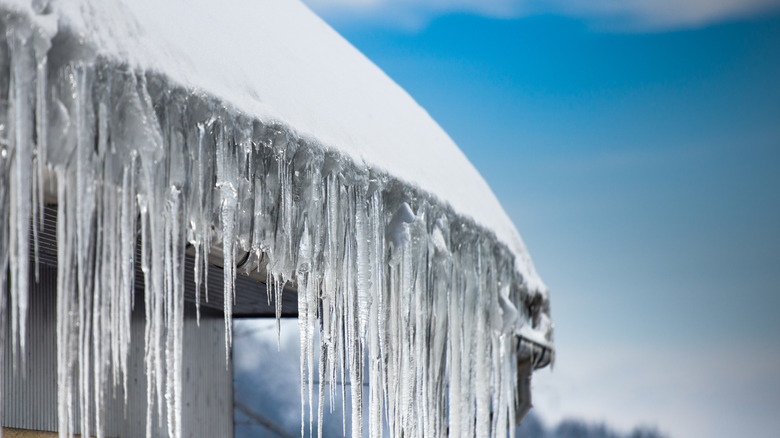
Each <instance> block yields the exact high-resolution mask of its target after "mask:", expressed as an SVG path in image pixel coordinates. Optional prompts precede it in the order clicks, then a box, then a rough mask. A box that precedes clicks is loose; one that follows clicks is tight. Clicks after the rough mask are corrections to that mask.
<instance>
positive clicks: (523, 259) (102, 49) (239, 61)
mask: <svg viewBox="0 0 780 438" xmlns="http://www.w3.org/2000/svg"><path fill="white" fill-rule="evenodd" d="M5 1H6V2H7V1H8V0H5ZM42 1H43V0H42ZM42 1H38V2H33V3H41V2H42ZM13 3H17V4H20V5H23V4H24V3H26V2H25V1H24V0H14V1H13ZM49 7H50V9H51V14H53V15H54V16H55V17H57V21H58V23H59V26H60V27H65V28H67V29H70V30H71V31H72V32H75V33H76V34H78V35H79V36H80V37H81V38H83V39H85V40H87V41H90V42H92V43H93V44H94V46H95V48H96V49H97V51H98V52H99V53H100V54H102V55H105V56H108V57H112V58H115V59H116V60H118V61H121V62H127V63H130V64H131V65H133V66H137V67H139V68H142V69H144V70H153V71H157V72H160V73H163V74H165V75H167V76H168V77H170V78H172V79H173V80H174V81H176V82H178V83H179V84H181V85H184V86H188V87H192V88H194V89H199V90H203V91H205V92H207V93H210V94H212V95H214V96H216V97H218V98H221V99H223V100H224V101H225V102H228V103H229V104H231V105H234V106H235V107H237V108H238V109H240V110H242V111H244V112H246V113H247V114H249V115H252V116H255V117H258V118H260V119H261V120H264V121H271V120H273V121H279V122H281V123H283V124H285V125H287V126H289V127H291V128H292V129H293V130H295V131H296V132H297V133H298V134H299V135H301V136H304V137H308V138H310V139H313V140H314V141H317V142H319V143H321V144H322V145H324V146H326V147H329V148H334V149H337V150H338V151H340V152H343V153H345V154H347V155H349V156H350V157H352V158H353V159H354V160H356V161H357V162H364V163H366V164H367V165H370V166H372V167H377V168H380V169H384V170H386V171H387V172H388V173H390V174H391V175H393V176H396V177H398V178H400V179H402V180H404V181H407V182H409V183H412V184H415V185H417V186H419V187H420V188H422V189H424V190H426V191H428V192H430V193H433V194H435V195H436V196H437V197H438V198H439V199H441V200H442V201H445V202H448V203H450V204H451V205H452V207H453V208H454V209H455V211H457V212H459V213H461V214H465V215H468V216H470V217H472V218H473V219H475V220H476V221H477V222H478V223H480V224H482V225H484V226H485V227H487V228H488V229H490V230H493V231H494V232H495V233H496V235H497V237H498V238H499V239H500V240H501V241H502V242H504V243H505V244H506V245H507V246H508V247H509V248H510V249H511V250H512V251H513V252H514V254H515V255H516V262H517V269H518V271H519V272H520V273H522V274H523V276H524V278H525V280H526V282H527V284H528V286H529V289H532V290H539V291H542V290H544V289H545V287H544V285H543V283H542V282H541V281H540V279H539V277H538V275H537V274H536V271H535V270H534V267H533V264H532V262H531V259H530V257H529V256H528V254H527V251H526V249H525V246H524V245H523V242H522V240H521V238H520V236H519V234H518V233H517V230H516V229H515V227H514V225H513V224H512V222H511V220H510V219H509V217H508V216H507V214H506V213H505V212H504V210H503V208H502V207H501V205H500V204H499V202H498V200H497V199H496V197H495V195H494V194H493V193H492V191H491V190H490V188H489V187H488V185H487V184H486V183H485V181H484V179H483V178H482V177H481V176H480V175H479V173H478V172H477V171H476V170H475V169H474V167H473V166H472V165H471V163H469V161H468V159H467V158H466V157H465V156H464V155H463V153H462V152H461V151H460V150H459V149H458V147H457V146H456V145H455V143H454V142H453V141H452V139H450V137H449V136H448V135H447V134H446V133H445V132H444V131H443V130H442V129H441V128H440V127H439V126H438V125H437V124H436V122H435V121H434V120H433V119H432V118H431V117H430V116H429V115H428V114H427V113H426V112H425V110H424V109H423V108H421V107H420V106H419V105H418V104H417V103H416V102H415V101H414V100H413V99H412V98H411V97H410V96H409V95H408V94H407V93H406V92H404V90H403V89H401V88H400V87H399V86H398V85H397V84H395V83H394V82H393V81H392V80H391V79H390V78H388V77H387V76H386V75H385V74H384V73H383V72H382V71H381V70H380V69H379V68H377V67H376V66H375V65H374V64H373V63H371V62H370V61H369V60H368V59H367V58H366V57H365V56H363V55H362V54H361V53H360V52H359V51H357V50H356V49H355V48H354V47H352V45H350V44H349V43H348V42H347V41H345V40H344V39H343V38H342V37H341V36H340V35H338V34H337V33H336V32H335V31H334V30H333V29H331V28H330V27H329V26H328V25H327V24H326V23H324V22H323V21H322V20H321V19H320V18H319V17H317V16H316V15H315V14H314V13H312V12H311V11H310V10H309V9H308V8H307V7H306V6H305V5H303V4H302V3H300V2H299V1H297V0H231V1H225V2H219V4H218V5H217V4H215V3H214V2H213V1H211V0H168V1H159V0H132V1H130V0H128V1H121V0H75V1H68V2H65V1H52V2H51V5H50V6H49Z"/></svg>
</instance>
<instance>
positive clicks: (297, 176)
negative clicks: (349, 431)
mask: <svg viewBox="0 0 780 438" xmlns="http://www.w3.org/2000/svg"><path fill="white" fill-rule="evenodd" d="M6 18H7V29H6V30H7V32H6V35H7V44H8V46H7V47H6V48H7V50H6V51H5V52H4V54H3V55H4V56H3V64H2V66H3V70H4V74H5V76H4V78H3V80H5V81H8V83H6V84H3V85H4V86H3V89H7V90H9V94H8V96H7V98H8V99H7V100H8V102H9V105H8V106H7V107H6V109H7V113H6V114H4V115H3V120H4V121H6V122H7V123H6V126H8V127H9V132H8V136H7V142H6V144H5V145H4V149H3V151H4V155H3V161H4V162H2V165H3V170H4V172H3V178H0V197H3V199H2V200H3V201H4V202H3V203H0V208H3V210H4V211H2V212H1V213H2V214H1V215H0V218H2V219H3V222H4V223H5V224H7V226H3V227H2V233H3V235H2V236H0V243H2V247H0V257H1V258H2V259H0V263H2V266H5V265H6V263H8V264H9V265H10V273H11V284H12V288H11V291H10V292H11V297H12V299H11V306H10V308H11V319H12V328H13V334H12V339H13V340H14V342H16V340H17V339H21V340H22V342H21V343H20V347H21V348H22V349H23V348H24V325H25V324H24V319H25V315H26V290H27V286H26V283H25V281H26V278H27V273H28V272H29V269H30V267H29V265H28V264H27V260H28V259H27V257H26V252H27V251H30V250H31V249H29V248H26V233H27V228H26V227H19V226H16V225H15V224H24V223H29V221H30V218H31V217H35V216H36V215H37V213H39V212H40V202H41V201H42V193H43V187H42V182H43V181H44V177H43V174H44V173H45V172H47V171H48V170H53V172H54V174H55V175H56V180H57V184H56V186H57V197H58V203H59V205H60V210H59V218H58V225H57V227H58V230H57V231H58V233H57V234H58V251H59V254H58V259H59V261H60V266H59V272H58V306H59V307H58V336H59V339H58V346H59V348H58V364H59V371H58V379H59V388H60V392H59V400H58V403H59V418H60V428H59V429H60V431H63V433H67V431H73V430H74V429H75V419H74V417H73V415H74V414H73V412H74V404H75V403H79V405H80V406H81V412H88V411H89V409H84V408H85V407H86V406H88V405H89V404H90V403H91V400H92V397H91V396H90V395H94V396H95V398H94V399H95V400H101V399H102V396H103V394H106V393H108V392H107V389H108V387H109V386H110V385H116V384H120V386H121V383H122V382H123V379H124V377H125V370H124V366H125V364H126V355H127V343H128V342H129V339H128V338H127V336H128V334H129V309H130V306H131V301H130V299H131V296H132V294H130V293H129V291H130V290H132V272H133V266H132V254H133V253H134V249H133V245H134V243H135V235H136V229H137V228H138V227H140V228H141V230H142V233H141V234H142V248H143V249H142V253H143V254H144V257H143V258H142V269H143V271H144V273H145V284H147V285H150V286H149V288H148V290H149V293H147V294H146V298H145V303H144V306H145V310H146V312H147V330H146V336H145V337H146V339H145V343H146V345H147V348H146V355H147V357H146V360H145V363H146V364H147V369H146V372H147V375H148V376H149V377H150V378H149V379H148V382H149V387H148V388H147V389H148V390H147V394H148V396H149V406H150V410H149V413H148V418H147V424H149V425H151V421H152V419H153V417H154V415H155V413H156V415H157V416H160V417H162V416H164V417H165V418H164V420H165V421H166V423H167V424H168V427H169V434H170V435H172V436H179V435H180V434H181V424H180V422H179V415H178V413H179V412H180V409H181V407H180V402H181V400H180V394H181V378H180V375H179V373H180V370H181V364H180V363H179V362H177V361H178V360H180V358H181V349H182V339H181V324H182V321H183V313H182V306H183V301H182V296H183V294H182V293H181V291H182V279H181V275H182V269H181V266H182V257H183V247H184V246H183V245H184V242H189V243H190V244H192V245H193V246H194V247H195V248H196V253H197V254H198V258H199V262H200V264H199V266H200V269H199V270H198V271H197V272H196V277H197V276H200V275H203V274H200V273H204V274H205V269H202V268H203V267H204V266H205V265H204V263H205V262H204V261H205V260H207V251H208V248H210V246H211V240H212V239H213V240H214V241H215V242H220V241H221V242H223V246H227V247H228V248H235V247H236V246H237V247H241V248H242V249H244V250H248V251H250V252H251V253H253V254H254V255H255V261H256V262H258V263H259V259H260V256H261V254H262V255H263V256H264V257H266V258H267V260H268V262H269V265H268V272H269V278H268V284H269V285H275V286H276V287H275V288H274V289H275V290H276V291H277V293H281V290H282V288H281V287H280V286H281V285H283V283H284V282H285V281H287V280H290V279H292V278H295V279H296V280H297V282H298V285H299V295H298V296H299V313H300V317H299V322H300V324H301V326H302V327H301V333H302V334H303V336H302V338H301V343H302V357H303V360H302V369H301V371H302V380H303V381H306V382H308V385H306V386H304V387H303V389H304V391H303V392H302V401H304V399H305V397H304V393H305V394H308V399H309V404H308V406H310V407H311V406H314V405H313V404H312V403H311V397H312V394H313V393H314V391H313V388H312V386H311V385H312V384H311V382H312V381H313V380H314V379H313V375H314V373H315V370H313V369H312V368H311V365H312V364H313V363H314V362H313V361H312V359H313V354H314V345H313V339H314V336H313V331H314V330H315V329H317V328H320V330H321V333H320V336H321V339H324V340H325V341H324V345H323V348H322V349H321V350H320V354H321V355H323V357H322V358H321V360H320V362H319V363H321V364H323V367H322V368H321V369H320V370H317V374H318V377H319V379H318V380H319V381H320V382H321V385H323V386H321V387H320V388H319V392H318V393H319V395H320V399H321V400H322V399H323V398H324V396H325V392H326V391H325V388H324V384H325V382H327V381H336V379H337V374H338V373H339V372H341V374H342V376H343V374H344V373H347V374H348V376H349V377H348V378H349V379H350V380H352V381H356V380H361V381H362V380H364V379H365V378H367V379H368V380H369V386H368V387H369V399H370V403H369V406H370V407H371V408H370V412H369V415H370V416H371V417H372V422H371V423H370V424H372V425H376V424H377V423H376V422H374V420H377V419H378V418H381V412H382V411H383V408H384V412H386V413H388V415H389V417H390V419H391V430H393V432H394V433H395V434H396V435H400V434H404V435H406V434H418V433H425V434H432V435H440V434H442V433H443V432H444V431H445V430H446V429H445V428H448V429H449V432H450V433H453V434H454V435H455V436H460V435H463V436H472V435H474V434H477V435H480V436H484V435H486V434H487V433H492V434H494V435H495V434H498V433H499V432H500V431H501V430H505V425H506V424H507V423H508V421H510V420H511V418H512V416H513V415H514V412H513V406H514V405H513V394H514V385H515V384H516V382H515V378H514V374H513V367H514V360H513V358H514V357H515V350H514V349H515V348H517V346H516V345H515V344H514V343H513V342H511V336H510V335H511V333H512V332H513V331H516V330H520V329H522V330H523V331H526V332H527V331H528V329H529V327H533V328H535V332H536V333H537V338H538V339H541V340H547V341H549V340H550V338H549V336H550V330H549V329H550V326H549V317H548V313H549V308H548V304H547V302H546V297H545V296H544V295H540V294H539V293H534V292H536V291H531V292H530V293H529V291H528V290H527V288H526V287H524V286H523V282H522V279H521V278H519V275H518V273H517V272H516V270H515V269H514V265H513V263H512V255H511V253H509V252H508V251H507V249H506V248H505V247H504V246H503V245H501V244H499V243H498V242H497V241H496V240H495V238H494V237H493V236H492V235H491V234H490V233H485V232H484V230H483V229H482V228H481V227H477V226H475V225H474V224H473V223H471V222H470V221H468V220H464V219H463V218H462V217H460V216H458V215H456V214H455V213H453V212H452V211H451V210H449V208H448V207H446V206H441V205H438V203H437V202H436V201H435V200H434V199H433V198H431V197H429V196H428V195H427V194H426V193H424V192H421V191H418V190H414V189H413V190H412V191H411V192H410V191H409V187H407V186H404V185H403V184H401V183H399V182H398V181H397V180H394V179H393V178H390V177H388V176H387V175H386V174H384V173H382V172H379V171H376V170H372V169H370V168H367V167H365V166H361V165H355V164H354V163H353V162H352V161H351V160H349V159H345V158H344V157H343V156H342V155H340V154H338V153H334V152H328V151H326V150H324V149H323V148H321V147H319V146H318V145H316V144H311V143H310V142H307V141H306V140H304V139H301V138H299V137H296V136H295V135H294V134H293V133H291V132H290V131H289V130H288V129H287V128H286V127H284V126H283V125H279V124H275V125H274V124H268V123H261V122H259V121H257V120H252V119H249V118H246V117H245V116H243V115H241V114H240V113H238V112H237V111H233V110H231V109H228V108H225V107H223V106H221V105H219V102H216V101H214V100H211V99H209V98H207V97H206V96H204V95H194V94H192V93H188V92H187V91H186V90H183V89H182V88H180V87H177V86H175V84H172V83H169V82H168V81H167V79H165V78H162V77H160V76H158V75H144V74H140V73H138V72H137V71H133V70H130V69H128V68H122V67H119V66H116V65H114V64H112V63H110V62H108V63H105V62H103V61H104V60H101V59H98V60H97V62H83V60H82V62H72V63H69V64H68V63H63V62H62V57H60V59H57V58H56V57H54V58H53V59H52V60H51V62H52V64H51V65H47V62H48V61H49V60H48V59H47V58H46V56H44V54H45V53H46V51H47V50H48V44H49V38H50V35H47V34H46V33H43V32H39V29H34V28H31V27H30V26H29V25H28V23H25V22H24V19H19V18H18V17H10V16H7V17H6ZM42 72H46V74H45V75H44V74H41V73H42ZM44 78H46V79H47V80H41V79H44ZM46 120H48V122H49V123H43V121H46ZM46 140H48V141H49V142H50V143H51V144H52V145H53V147H47V146H46ZM212 177H215V178H216V185H215V186H214V187H212V186H211V185H210V184H209V181H210V180H211V178H212ZM101 181H102V182H104V183H102V184H101V183H99V182H101ZM139 212H140V217H138V216H137V213H139ZM94 222H96V223H97V227H95V224H94ZM211 224H215V225H216V230H214V231H210V226H211ZM96 230H101V232H96ZM204 230H206V231H204ZM5 233H7V234H5ZM353 237H354V238H353ZM93 249H94V251H95V252H92V251H93ZM32 251H33V252H34V251H35V248H32ZM234 257H235V250H234V249H233V250H230V249H229V250H228V251H225V263H224V265H225V266H229V267H232V266H235V260H234ZM6 259H7V260H6ZM255 266H256V267H257V265H255ZM3 272H5V271H3ZM234 275H235V272H234V270H233V271H231V269H226V270H225V276H226V281H225V284H226V290H225V296H226V297H229V296H231V295H232V289H231V285H232V279H233V276H234ZM196 281H197V282H198V283H201V282H202V278H196ZM74 284H78V287H75V286H74ZM103 288H105V289H107V290H110V291H111V293H110V294H109V295H108V296H105V295H103V294H96V293H94V291H96V290H101V289H103ZM275 301H276V303H277V306H278V305H279V304H280V303H281V300H280V297H279V296H277V297H276V299H275ZM231 304H232V301H231V300H229V299H228V300H225V306H226V307H225V315H226V332H227V338H226V342H228V343H229V342H230V325H229V323H228V321H229V318H230V312H231V309H230V306H231ZM320 304H322V311H320ZM515 308H519V313H518V312H516V311H515V310H513V309H515ZM68 314H76V315H78V317H77V318H73V319H71V318H67V317H64V315H68ZM442 315H445V316H442ZM475 326H476V327H481V328H483V329H480V330H477V336H476V338H475V339H476V340H475V341H473V342H472V341H471V335H472V332H473V327H475ZM407 328H411V330H406V329H407ZM427 329H431V330H427ZM445 334H446V335H445ZM93 335H94V336H93ZM90 339H92V340H93V341H92V342H90ZM68 345H71V346H73V347H75V348H73V349H71V348H67V346H68ZM461 350H462V351H461ZM423 351H433V353H434V354H431V355H425V354H422V352H423ZM91 355H92V356H91ZM366 356H368V358H369V364H370V366H369V368H368V370H369V372H368V376H363V375H362V374H363V372H364V367H363V365H362V364H363V361H364V360H365V358H366ZM90 357H95V358H96V361H95V362H94V364H91V363H90V360H89V358H90ZM98 358H99V359H98ZM345 360H346V363H344V361H345ZM445 362H446V365H444V363H445ZM380 364H387V366H381V367H380V366H379V365H380ZM442 366H446V368H447V369H448V370H450V371H451V372H450V373H449V375H444V374H439V373H433V372H432V371H434V370H438V369H440V368H441V367H442ZM452 370H460V372H452ZM74 373H77V374H79V375H80V377H81V378H79V379H78V380H79V381H81V382H89V380H90V379H87V378H84V377H85V376H87V375H92V379H93V381H94V383H95V385H94V388H89V387H82V388H78V390H76V388H73V387H72V386H73V382H74V379H73V378H72V377H73V374H74ZM441 379H444V380H441ZM491 388H493V389H491ZM445 389H446V391H445ZM332 390H333V388H332V387H331V391H332ZM362 390H363V387H362V386H361V385H353V387H352V398H353V402H354V403H353V405H354V406H362V403H360V401H361V400H362V397H363V396H364V394H363V392H362ZM77 394H78V400H74V399H73V398H74V397H75V396H76V395H77ZM154 406H156V407H157V410H156V412H155V411H154V410H153V407H154ZM319 406H320V407H322V406H323V403H320V404H319ZM491 406H493V408H492V409H491ZM496 407H498V408H496ZM448 410H449V412H459V413H460V414H462V415H452V414H450V415H449V416H448V415H447V412H448ZM491 411H492V412H498V415H495V416H491ZM97 412H100V409H97ZM361 415H362V412H361V410H360V409H359V408H358V409H355V411H353V416H354V417H355V418H354V419H353V424H354V425H355V427H356V428H357V429H356V430H353V434H354V435H356V436H359V435H360V434H361V432H362V431H360V430H359V428H360V427H361V426H360V425H362V421H360V417H361ZM474 415H476V418H477V421H476V423H474V422H473V421H469V418H473V417H474ZM318 416H320V417H321V412H320V413H318ZM313 417H314V414H313V413H311V412H310V418H313ZM99 419H100V416H99V415H98V416H97V417H96V419H95V420H96V424H95V425H96V427H97V430H98V435H100V434H101V431H100V421H99ZM80 423H81V424H80V430H81V431H82V432H84V433H86V432H85V431H88V430H89V426H90V422H89V419H86V418H82V419H81V421H80ZM320 424H321V423H320ZM380 430H381V429H380ZM369 432H370V433H369V435H370V436H376V433H378V430H376V429H375V428H372V429H371V430H370V431H369Z"/></svg>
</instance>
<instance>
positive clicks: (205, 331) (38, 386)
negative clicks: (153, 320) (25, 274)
mask: <svg viewBox="0 0 780 438" xmlns="http://www.w3.org/2000/svg"><path fill="white" fill-rule="evenodd" d="M56 276H57V271H56V268H53V267H51V266H49V265H47V264H41V265H40V281H39V283H37V284H36V283H35V282H34V281H33V282H31V284H32V286H31V291H30V313H29V319H28V325H27V327H28V334H27V339H28V342H27V349H26V354H25V357H24V360H23V361H22V360H21V359H22V358H20V357H17V360H16V366H14V360H13V352H12V351H11V345H10V344H11V343H10V342H6V343H5V346H4V351H3V399H2V400H3V405H4V407H3V425H4V426H6V427H15V428H22V429H36V430H50V431H53V430H56V428H57V374H56V373H57V372H56V357H57V350H56V315H55V313H54V312H55V309H56V300H55V297H56ZM136 303H137V304H138V303H140V305H137V306H136V309H135V311H134V312H133V319H132V331H133V333H132V344H131V356H130V363H129V364H128V365H129V371H128V373H129V375H128V381H127V385H128V394H127V395H128V404H127V406H125V405H124V394H123V391H122V388H121V387H120V388H116V396H115V399H113V400H111V401H110V402H109V406H108V409H107V410H108V415H107V418H106V433H107V435H108V436H112V437H135V436H143V435H144V434H145V430H146V376H145V374H144V369H143V354H144V341H143V335H144V315H143V297H142V296H139V297H137V298H136ZM187 307H188V312H187V314H186V316H185V325H184V358H183V363H184V370H183V371H184V374H183V398H184V403H183V413H182V416H183V418H182V420H183V421H182V423H183V432H184V436H186V437H206V436H215V437H232V436H233V371H232V369H233V366H232V363H229V364H227V367H226V364H225V341H224V335H225V326H224V320H223V318H222V315H221V314H219V313H218V312H214V311H209V310H207V309H206V310H204V312H202V314H201V321H200V327H197V325H196V322H195V314H194V306H192V305H191V304H189V303H188V305H187ZM6 333H8V331H7V328H6ZM22 364H23V365H22ZM155 411H156V409H155ZM164 416H165V413H164V412H163V417H164ZM160 423H164V421H163V422H159V421H157V419H156V418H155V421H154V426H155V427H154V429H153V430H155V433H153V435H154V436H165V435H166V433H165V428H164V425H160Z"/></svg>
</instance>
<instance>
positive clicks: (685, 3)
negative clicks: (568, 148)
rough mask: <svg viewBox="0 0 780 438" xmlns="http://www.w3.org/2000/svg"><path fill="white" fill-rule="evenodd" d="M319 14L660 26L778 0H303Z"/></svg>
mask: <svg viewBox="0 0 780 438" xmlns="http://www.w3.org/2000/svg"><path fill="white" fill-rule="evenodd" d="M304 2H305V3H307V4H308V5H309V6H310V7H311V8H312V9H313V10H315V11H316V12H317V13H319V14H320V15H322V16H324V17H326V18H330V19H335V20H338V21H346V22H353V21H365V20H370V21H383V22H387V23H389V24H393V25H397V26H402V27H408V28H420V27H423V26H425V25H426V24H427V23H428V22H429V21H430V20H432V19H434V18H436V17H437V16H441V15H445V14H448V13H456V12H464V13H474V14H478V15H484V16H489V17H497V18H515V17H523V16H529V15H534V14H541V13H552V14H558V15H564V16H569V17H575V18H583V19H585V20H587V21H589V22H590V23H592V24H594V25H596V26H599V27H606V28H609V29H613V30H629V31H644V30H650V31H653V30H663V29H670V28H671V29H676V28H687V27H697V26H702V25H706V24H708V23H713V22H718V21H723V20H729V19H733V18H739V17H743V16H750V15H755V14H760V13H762V12H766V11H769V10H773V9H777V8H778V7H780V0H304Z"/></svg>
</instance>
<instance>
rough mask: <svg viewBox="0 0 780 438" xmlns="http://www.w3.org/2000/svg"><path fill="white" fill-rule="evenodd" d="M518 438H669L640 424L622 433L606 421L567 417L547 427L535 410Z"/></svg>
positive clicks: (525, 421) (521, 425)
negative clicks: (588, 420)
mask: <svg viewBox="0 0 780 438" xmlns="http://www.w3.org/2000/svg"><path fill="white" fill-rule="evenodd" d="M515 432H516V436H517V438H669V437H668V436H667V435H665V434H663V433H661V432H659V431H658V429H656V428H653V427H646V426H638V427H636V428H634V430H632V431H631V432H629V433H628V434H621V433H618V432H616V431H615V430H613V429H612V428H610V427H609V426H607V425H606V424H604V423H588V422H586V421H582V420H574V419H566V420H563V421H561V422H560V423H558V425H557V426H555V427H552V428H549V429H548V428H546V427H545V425H544V424H542V422H541V421H540V420H539V417H537V416H536V415H534V413H533V412H531V413H529V414H528V416H527V417H526V418H525V419H524V420H523V422H522V423H521V424H520V426H518V427H517V429H516V430H515Z"/></svg>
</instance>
